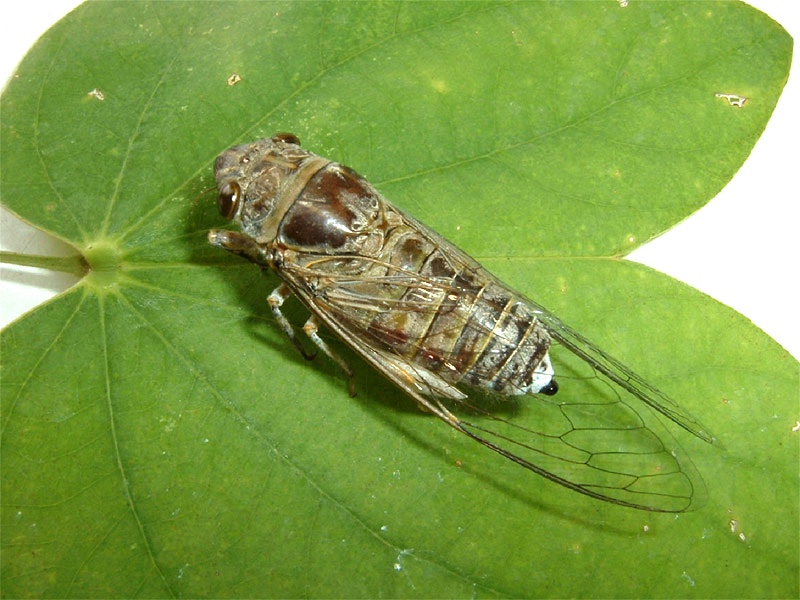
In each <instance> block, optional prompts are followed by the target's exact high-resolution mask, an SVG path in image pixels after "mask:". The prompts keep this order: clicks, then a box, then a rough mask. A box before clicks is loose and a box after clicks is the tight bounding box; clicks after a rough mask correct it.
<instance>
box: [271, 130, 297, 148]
mask: <svg viewBox="0 0 800 600" xmlns="http://www.w3.org/2000/svg"><path fill="white" fill-rule="evenodd" d="M272 141H273V142H283V143H284V144H297V145H298V146H299V145H300V139H299V138H298V137H297V136H296V135H295V134H293V133H276V134H275V135H274V136H272Z"/></svg>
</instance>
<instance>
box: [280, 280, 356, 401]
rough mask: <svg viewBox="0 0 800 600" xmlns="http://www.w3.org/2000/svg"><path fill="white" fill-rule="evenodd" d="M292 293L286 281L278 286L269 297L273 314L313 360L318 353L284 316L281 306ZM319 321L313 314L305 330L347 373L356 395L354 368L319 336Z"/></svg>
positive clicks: (350, 388) (308, 357)
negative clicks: (305, 341) (300, 338)
mask: <svg viewBox="0 0 800 600" xmlns="http://www.w3.org/2000/svg"><path fill="white" fill-rule="evenodd" d="M291 295H292V292H291V290H290V289H289V286H288V285H286V284H285V283H283V284H281V285H280V286H278V287H277V288H276V289H275V290H273V292H272V293H271V294H270V295H269V296H268V297H267V302H268V303H269V306H270V308H271V309H272V314H273V315H274V316H275V320H276V321H277V322H278V325H279V326H280V328H281V329H282V330H283V332H284V333H285V334H286V337H288V338H289V339H290V340H291V341H292V343H293V344H294V345H295V347H296V348H297V349H298V350H300V353H301V354H302V355H303V357H304V358H305V359H306V360H311V359H313V358H314V356H316V353H314V354H309V353H308V351H307V350H306V349H305V348H304V347H303V344H301V343H300V340H299V339H298V338H297V336H296V335H295V332H294V328H293V327H292V324H291V323H289V320H288V319H287V318H286V317H284V316H283V313H282V312H281V306H283V303H284V302H285V301H286V299H287V298H288V297H289V296H291ZM318 330H319V323H318V322H317V319H316V317H314V316H313V315H312V316H310V317H309V318H308V321H306V324H305V325H303V332H304V333H305V334H306V335H307V336H308V337H309V338H310V339H311V341H312V342H314V345H315V346H316V347H317V348H319V349H320V350H322V351H323V352H324V353H325V355H326V356H327V357H328V358H330V359H331V360H332V361H334V362H335V363H336V364H337V365H339V367H340V368H341V369H342V371H344V373H345V375H347V378H348V380H349V384H348V389H349V392H350V395H351V396H355V395H356V379H355V375H353V370H352V369H351V368H350V365H348V364H347V362H345V360H344V359H343V358H342V357H341V356H339V355H338V354H336V352H334V351H333V350H332V349H331V347H330V346H328V344H327V343H325V341H324V340H323V339H322V338H321V337H319V333H317V332H318Z"/></svg>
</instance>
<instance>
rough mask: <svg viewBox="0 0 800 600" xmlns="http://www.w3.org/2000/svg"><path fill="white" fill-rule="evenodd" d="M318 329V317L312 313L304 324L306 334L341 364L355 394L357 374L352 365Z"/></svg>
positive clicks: (352, 394) (350, 388)
mask: <svg viewBox="0 0 800 600" xmlns="http://www.w3.org/2000/svg"><path fill="white" fill-rule="evenodd" d="M318 330H319V323H318V322H317V318H316V317H315V316H314V315H311V316H310V317H309V318H308V321H306V324H305V325H303V331H304V332H305V334H306V335H307V336H308V337H309V338H311V341H312V342H314V344H315V345H316V346H317V348H319V349H320V350H322V351H323V352H324V353H325V354H326V355H327V356H328V358H330V359H331V360H333V361H334V362H335V363H336V364H337V365H339V367H340V368H341V369H342V371H344V373H345V375H347V378H348V380H349V385H348V387H349V392H350V396H351V397H353V396H355V395H356V378H355V375H353V370H352V369H351V368H350V365H348V364H347V362H345V360H344V359H343V358H342V357H341V356H339V355H338V354H336V352H334V351H333V350H332V349H331V347H330V346H328V344H327V343H326V342H325V340H323V339H322V338H321V337H319V334H318V333H317V331H318Z"/></svg>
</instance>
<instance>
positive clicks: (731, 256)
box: [0, 0, 800, 357]
mask: <svg viewBox="0 0 800 600" xmlns="http://www.w3.org/2000/svg"><path fill="white" fill-rule="evenodd" d="M594 1H601V0H594ZM609 1H610V0H609ZM629 1H630V2H636V1H637V0H629ZM78 4H79V2H77V1H76V0H38V1H36V0H33V1H32V0H27V1H25V2H4V3H3V6H2V8H0V48H1V50H0V81H2V82H5V81H7V80H8V78H9V77H10V76H11V75H12V73H13V71H14V69H15V67H16V65H17V64H18V63H19V61H20V60H21V59H22V57H23V56H24V55H25V53H26V52H27V50H28V49H29V48H30V47H31V46H32V45H33V43H34V42H35V41H36V39H37V38H38V37H39V36H40V35H42V34H43V33H44V32H45V31H46V30H47V29H48V28H49V27H50V26H51V25H52V24H54V23H55V22H56V21H58V20H59V19H60V18H61V17H63V16H64V15H65V14H67V13H68V12H69V11H70V10H72V9H73V8H74V7H75V6H77V5H78ZM749 4H751V5H752V6H755V7H756V8H758V9H759V10H762V11H763V12H765V13H767V14H768V15H770V16H771V17H772V18H773V19H774V20H776V21H777V22H778V23H780V24H781V25H782V26H783V27H784V28H785V29H786V30H787V31H788V32H789V33H790V34H791V35H792V37H793V38H794V39H795V40H796V39H797V35H798V32H800V2H796V1H794V0H750V2H749ZM735 44H736V40H731V45H732V46H734V45H735ZM797 79H798V78H797V75H796V74H794V76H793V77H791V78H790V80H789V83H788V84H787V86H786V88H785V90H784V93H783V95H782V96H781V99H780V102H779V103H778V106H777V108H776V110H775V113H774V114H773V116H772V119H771V120H770V122H769V124H768V125H767V128H766V130H765V132H764V135H763V136H762V137H761V139H760V140H759V141H758V143H757V144H756V147H755V149H754V150H753V153H752V155H751V156H750V157H749V158H748V159H747V161H746V162H745V164H744V166H743V167H742V169H741V170H740V171H739V172H738V173H737V174H736V176H735V177H734V179H733V181H732V182H731V183H730V184H728V186H727V187H726V188H725V189H724V190H723V191H722V192H721V193H720V194H719V195H718V196H717V197H716V198H714V199H713V200H712V201H711V202H710V203H709V204H708V205H707V206H706V207H704V208H703V209H702V210H700V211H699V212H697V213H696V214H694V215H693V216H692V217H691V218H689V219H687V220H686V221H684V222H683V223H681V224H680V225H678V226H677V227H675V228H673V229H672V230H670V231H668V232H667V233H665V234H664V235H662V236H661V237H659V238H658V239H656V240H654V241H652V242H650V243H649V244H647V245H646V246H644V247H643V248H640V249H639V250H637V251H635V252H634V253H633V254H631V255H630V258H631V259H633V260H636V261H639V262H641V263H644V264H647V265H649V266H651V267H653V268H655V269H658V270H659V271H662V272H664V273H668V274H669V275H671V276H673V277H675V278H677V279H680V280H682V281H684V282H686V283H688V284H689V285H691V286H693V287H695V288H697V289H699V290H702V291H704V292H706V293H707V294H709V295H711V296H713V297H714V298H716V299H718V300H720V301H721V302H724V303H725V304H727V305H729V306H731V307H733V308H734V309H736V310H737V311H739V312H740V313H742V314H744V315H746V316H747V317H749V318H750V319H751V320H752V321H753V322H754V323H755V324H756V325H758V326H759V327H761V328H762V329H763V330H764V331H766V332H767V333H768V334H769V335H770V336H772V337H773V338H774V339H776V340H777V341H778V342H779V343H780V344H782V345H783V346H784V347H785V348H786V349H787V350H789V351H790V352H791V353H792V354H793V355H794V356H795V357H800V317H798V314H800V300H799V299H798V298H799V297H800V277H798V274H800V265H798V259H799V258H800V241H799V240H798V238H800V232H799V231H798V228H799V227H800V218H798V217H800V210H799V209H798V206H799V205H800V194H799V193H798V192H800V190H799V189H798V187H799V186H798V183H797V182H798V172H799V171H800V152H799V151H798V144H800V127H799V126H798V122H799V118H798V111H800V84H798V81H797ZM0 143H2V140H0ZM0 247H2V249H3V250H13V251H16V252H24V253H31V254H50V255H52V254H59V253H60V254H67V253H69V252H68V249H67V248H66V247H65V246H63V245H61V244H60V243H57V241H56V240H52V239H51V238H50V237H49V236H47V235H44V234H41V233H39V232H37V231H36V230H34V229H32V228H30V227H28V226H27V225H25V224H24V223H22V222H20V221H19V220H17V219H16V218H14V217H13V216H12V215H10V214H9V213H8V212H6V211H5V210H2V214H0ZM72 282H74V279H71V278H69V277H66V276H63V275H59V274H53V273H49V272H45V271H42V270H39V269H23V268H18V267H11V266H5V267H3V268H1V269H0V299H2V301H0V326H4V325H6V324H7V323H9V322H11V321H12V320H14V319H16V318H17V317H19V316H20V315H22V314H23V313H24V312H26V311H28V310H30V309H31V308H33V307H34V306H36V305H37V304H38V303H40V302H43V301H44V300H46V299H48V298H50V297H52V296H53V295H54V293H57V292H58V291H61V290H63V289H65V288H66V287H67V286H69V285H70V284H71V283H72Z"/></svg>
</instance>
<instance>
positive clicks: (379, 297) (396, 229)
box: [217, 138, 557, 394]
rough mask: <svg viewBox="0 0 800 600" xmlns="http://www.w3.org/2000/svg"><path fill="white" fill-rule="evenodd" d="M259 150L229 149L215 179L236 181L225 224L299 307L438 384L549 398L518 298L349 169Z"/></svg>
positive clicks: (533, 329) (282, 147) (290, 152)
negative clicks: (339, 324) (249, 243)
mask: <svg viewBox="0 0 800 600" xmlns="http://www.w3.org/2000/svg"><path fill="white" fill-rule="evenodd" d="M263 142H264V141H263V140H262V142H257V143H256V144H259V143H263ZM268 146H269V147H268V148H260V147H259V148H256V149H253V148H252V147H250V148H248V147H236V148H233V149H231V150H229V151H228V152H227V153H226V154H223V155H222V156H221V157H220V159H219V160H218V161H217V173H218V178H219V179H220V185H221V189H222V187H223V186H224V185H226V184H225V183H224V182H225V181H226V180H225V176H224V174H225V173H227V174H229V175H230V177H231V178H232V181H234V180H235V181H241V182H246V183H242V184H237V185H240V186H241V185H246V186H247V187H246V188H243V189H242V194H243V196H244V199H243V205H242V207H241V208H239V209H238V213H237V220H238V221H239V222H240V225H241V227H242V230H243V231H244V232H245V233H247V234H248V235H249V236H251V237H252V238H253V239H254V240H256V241H257V242H259V243H260V244H267V245H268V246H269V247H270V249H271V253H272V254H271V256H272V258H271V259H270V262H271V266H272V267H273V268H275V269H276V271H278V273H279V274H282V275H283V276H284V278H285V279H287V281H290V282H291V285H292V286H294V287H295V288H300V289H295V291H296V292H300V293H299V296H300V297H301V299H303V298H306V299H308V298H313V299H314V302H313V308H315V309H317V310H325V311H327V312H328V313H329V314H330V315H332V316H333V317H335V318H336V319H337V320H339V321H345V322H346V323H347V325H348V330H349V331H350V332H351V334H352V335H355V336H358V337H359V338H361V339H362V341H364V342H366V343H367V344H368V345H370V346H371V347H374V348H376V349H379V350H383V351H388V352H391V353H393V354H395V355H398V356H400V357H402V358H403V359H406V360H408V361H409V362H411V363H413V364H415V365H418V366H419V367H421V368H423V369H425V370H427V371H429V372H431V373H435V374H436V375H438V376H440V377H441V378H442V379H444V380H445V381H447V382H448V383H451V384H457V383H465V384H469V385H472V386H476V387H481V388H486V389H490V390H493V391H497V392H501V393H505V394H524V393H531V392H544V393H551V394H552V393H555V391H556V389H557V388H556V386H555V382H554V381H553V380H552V375H553V373H552V367H551V366H550V362H549V359H548V358H547V352H548V348H549V345H550V337H549V336H548V334H547V332H546V330H545V329H544V328H543V327H542V326H541V325H540V324H539V322H538V321H537V318H536V314H535V311H534V309H533V308H532V307H530V305H529V304H527V303H526V301H525V300H524V299H523V298H521V297H520V296H518V295H517V294H515V293H514V292H513V291H512V290H510V289H509V288H508V287H506V286H505V285H503V284H502V283H500V282H499V281H498V280H497V279H496V278H495V277H493V276H492V275H491V274H489V273H488V272H487V271H485V270H484V269H483V268H482V267H480V265H478V264H477V263H476V262H475V261H473V260H472V259H470V258H469V257H467V256H466V255H464V254H463V253H462V252H461V251H460V250H458V249H457V248H455V247H454V246H453V245H452V244H450V243H449V242H447V241H446V240H445V239H443V238H442V237H440V236H438V235H437V234H436V233H434V232H433V231H431V230H430V229H428V228H427V227H425V226H424V225H422V224H420V223H418V222H416V221H414V220H413V219H411V218H409V217H407V216H406V215H404V214H403V213H402V212H401V211H399V210H398V209H397V208H395V207H394V206H392V205H391V204H390V203H389V202H388V201H387V200H385V199H384V198H383V197H382V196H381V195H380V194H379V193H378V192H377V191H376V190H375V189H374V188H373V187H372V186H371V185H370V184H369V183H368V182H367V181H366V180H365V179H364V178H363V177H361V176H360V175H358V174H357V173H356V172H355V171H353V170H352V169H350V168H348V167H345V166H343V165H341V164H338V163H334V162H331V161H328V160H326V159H322V158H320V157H318V156H316V155H314V154H311V153H308V152H305V151H303V150H302V149H300V148H299V147H298V146H296V145H294V144H291V143H284V142H283V141H281V140H275V139H274V138H273V140H270V141H268ZM226 169H227V171H226ZM220 173H223V176H222V177H221V176H220ZM229 185H233V183H231V184H229Z"/></svg>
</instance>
